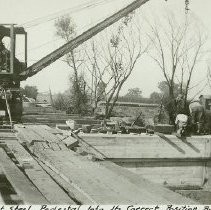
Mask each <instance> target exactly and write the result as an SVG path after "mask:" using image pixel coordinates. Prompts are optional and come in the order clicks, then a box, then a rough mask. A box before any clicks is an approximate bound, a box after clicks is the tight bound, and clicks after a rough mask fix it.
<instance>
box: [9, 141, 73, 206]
mask: <svg viewBox="0 0 211 210" xmlns="http://www.w3.org/2000/svg"><path fill="white" fill-rule="evenodd" d="M8 147H9V148H10V149H11V150H12V152H13V154H14V156H15V157H16V159H17V160H18V161H19V162H20V163H22V164H26V163H28V164H29V165H30V166H32V167H31V168H30V167H28V168H25V170H24V171H25V173H26V174H27V176H28V178H29V179H30V180H31V181H32V183H33V184H34V185H35V186H36V187H37V188H38V189H39V191H40V192H41V193H42V194H43V195H44V196H45V198H46V199H47V200H48V201H49V202H50V203H51V204H55V203H57V204H69V203H71V204H74V202H73V201H72V200H71V199H70V198H69V196H67V194H66V193H65V192H64V191H63V190H62V189H61V188H60V187H59V186H58V185H57V184H56V183H55V182H54V181H53V180H52V179H51V177H50V176H49V175H48V174H47V173H46V172H45V171H44V170H43V169H42V167H41V166H40V165H39V164H38V163H37V161H36V160H34V158H33V157H32V156H31V155H30V154H29V153H28V152H27V151H26V150H25V149H24V148H23V147H22V146H21V145H20V144H19V143H18V142H13V143H12V142H11V143H8Z"/></svg>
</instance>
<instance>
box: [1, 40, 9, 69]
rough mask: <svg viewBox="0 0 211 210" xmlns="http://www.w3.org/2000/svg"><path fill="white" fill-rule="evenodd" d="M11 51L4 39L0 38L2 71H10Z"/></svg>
mask: <svg viewBox="0 0 211 210" xmlns="http://www.w3.org/2000/svg"><path fill="white" fill-rule="evenodd" d="M9 59H10V58H9V52H8V50H7V49H6V48H5V46H4V44H3V42H2V40H0V72H8V71H9Z"/></svg>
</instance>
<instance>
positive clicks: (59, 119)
mask: <svg viewBox="0 0 211 210" xmlns="http://www.w3.org/2000/svg"><path fill="white" fill-rule="evenodd" d="M67 120H72V121H74V124H75V128H74V129H77V128H81V127H82V125H87V124H88V125H94V126H100V123H101V121H100V120H95V119H94V118H93V117H81V116H79V115H68V114H65V113H34V114H33V113H32V114H30V113H28V114H25V115H23V117H22V122H23V123H33V124H41V125H43V124H46V125H49V126H51V127H55V125H56V124H65V123H66V121H67Z"/></svg>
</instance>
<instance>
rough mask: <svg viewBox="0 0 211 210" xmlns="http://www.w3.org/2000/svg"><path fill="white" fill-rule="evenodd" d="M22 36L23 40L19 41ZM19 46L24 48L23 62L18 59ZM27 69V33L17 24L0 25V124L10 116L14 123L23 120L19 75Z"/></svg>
mask: <svg viewBox="0 0 211 210" xmlns="http://www.w3.org/2000/svg"><path fill="white" fill-rule="evenodd" d="M20 36H21V37H22V39H19V37H20ZM17 40H20V43H17ZM17 44H18V45H20V44H21V45H22V46H24V47H23V49H24V50H23V52H22V53H21V54H22V58H21V60H20V59H18V58H17V57H16V46H17ZM26 67H27V33H26V32H25V30H24V29H23V28H22V27H16V26H15V24H0V123H1V122H2V121H3V120H2V119H7V118H8V116H9V115H11V118H12V120H14V121H19V120H20V118H21V115H22V97H21V92H20V80H19V73H20V72H21V71H23V70H24V69H26ZM6 100H7V101H6ZM6 102H7V103H8V105H9V106H8V105H6ZM8 107H9V110H8ZM8 112H10V114H9V113H8Z"/></svg>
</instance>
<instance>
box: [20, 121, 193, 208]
mask: <svg viewBox="0 0 211 210" xmlns="http://www.w3.org/2000/svg"><path fill="white" fill-rule="evenodd" d="M16 129H17V131H18V137H19V140H20V141H21V142H25V145H26V146H27V147H28V149H29V150H30V151H31V152H32V153H33V154H34V155H35V156H36V157H37V160H38V163H39V165H40V166H42V168H43V169H44V170H45V171H46V172H47V173H48V174H49V175H50V176H51V177H52V178H53V179H54V180H55V181H56V182H57V183H58V184H59V185H60V186H61V187H62V188H63V189H64V190H65V191H66V193H67V194H68V196H69V197H71V198H72V200H73V201H75V202H76V203H78V204H114V203H121V204H128V203H134V204H140V203H145V204H167V203H175V204H182V203H189V204H191V203H194V202H193V201H192V200H189V199H186V198H184V197H182V196H181V195H178V194H176V193H174V192H172V191H170V190H168V189H165V188H163V187H161V186H159V185H157V184H152V183H150V182H148V181H146V180H144V179H142V178H141V177H137V176H136V175H135V174H133V173H131V172H130V171H128V170H125V169H123V168H121V167H120V166H117V165H115V164H113V163H112V162H110V161H93V160H90V158H89V151H87V153H86V154H87V155H86V156H82V155H80V154H78V153H77V152H74V151H73V150H71V149H73V148H71V149H69V148H67V147H66V146H65V144H64V142H63V139H64V138H66V136H65V135H63V134H62V133H60V132H61V131H59V130H58V129H52V128H49V127H48V126H37V125H36V126H33V125H29V126H24V127H23V126H16ZM66 134H67V131H66ZM83 143H84V144H85V142H83ZM53 145H54V146H53ZM79 145H80V146H81V145H82V143H80V144H79ZM82 146H83V145H82ZM89 149H90V148H89ZM95 152H97V150H95Z"/></svg>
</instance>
